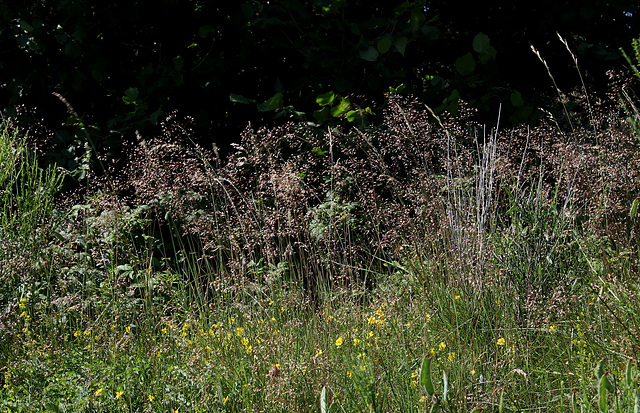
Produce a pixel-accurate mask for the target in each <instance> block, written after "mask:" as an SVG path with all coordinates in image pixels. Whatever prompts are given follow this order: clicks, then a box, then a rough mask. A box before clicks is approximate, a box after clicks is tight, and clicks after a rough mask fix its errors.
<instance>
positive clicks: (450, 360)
mask: <svg viewBox="0 0 640 413" xmlns="http://www.w3.org/2000/svg"><path fill="white" fill-rule="evenodd" d="M455 357H456V353H454V352H451V353H449V362H452V361H453V359H454V358H455Z"/></svg>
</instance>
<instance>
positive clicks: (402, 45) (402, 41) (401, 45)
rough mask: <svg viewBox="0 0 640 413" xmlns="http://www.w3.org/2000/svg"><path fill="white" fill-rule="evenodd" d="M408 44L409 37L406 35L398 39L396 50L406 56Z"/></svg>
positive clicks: (395, 44)
mask: <svg viewBox="0 0 640 413" xmlns="http://www.w3.org/2000/svg"><path fill="white" fill-rule="evenodd" d="M407 44H409V39H407V38H406V37H405V36H402V37H399V38H398V39H396V41H395V43H394V46H395V47H396V50H398V52H400V54H401V55H403V56H404V51H405V50H406V48H407Z"/></svg>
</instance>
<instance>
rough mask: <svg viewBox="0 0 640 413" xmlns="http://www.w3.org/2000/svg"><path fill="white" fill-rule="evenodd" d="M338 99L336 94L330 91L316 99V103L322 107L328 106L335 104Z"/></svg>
mask: <svg viewBox="0 0 640 413" xmlns="http://www.w3.org/2000/svg"><path fill="white" fill-rule="evenodd" d="M335 98H336V94H335V93H333V91H329V92H327V93H323V94H321V95H318V96H317V97H316V103H317V104H318V105H320V106H327V105H330V104H332V103H333V100H334V99H335Z"/></svg>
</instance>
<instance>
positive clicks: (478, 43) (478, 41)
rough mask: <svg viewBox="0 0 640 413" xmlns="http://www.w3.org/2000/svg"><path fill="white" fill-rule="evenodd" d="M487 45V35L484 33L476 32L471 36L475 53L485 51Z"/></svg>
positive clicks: (488, 43) (487, 47) (488, 44)
mask: <svg viewBox="0 0 640 413" xmlns="http://www.w3.org/2000/svg"><path fill="white" fill-rule="evenodd" d="M489 46H490V42H489V36H487V35H486V34H484V33H478V34H476V36H475V37H474V38H473V50H475V51H476V53H482V52H486V51H487V50H488V49H489Z"/></svg>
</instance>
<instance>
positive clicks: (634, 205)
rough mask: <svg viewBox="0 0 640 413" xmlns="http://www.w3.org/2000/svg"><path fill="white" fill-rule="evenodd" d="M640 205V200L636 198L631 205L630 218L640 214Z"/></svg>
mask: <svg viewBox="0 0 640 413" xmlns="http://www.w3.org/2000/svg"><path fill="white" fill-rule="evenodd" d="M639 203H640V198H636V199H634V200H633V203H632V204H631V210H629V216H630V217H631V218H633V217H635V216H636V213H637V212H638V204H639Z"/></svg>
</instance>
